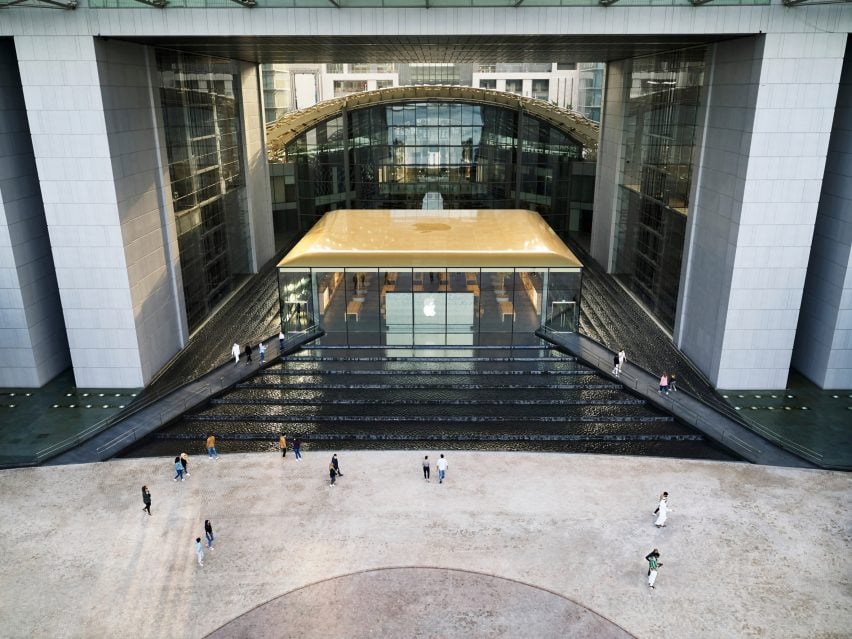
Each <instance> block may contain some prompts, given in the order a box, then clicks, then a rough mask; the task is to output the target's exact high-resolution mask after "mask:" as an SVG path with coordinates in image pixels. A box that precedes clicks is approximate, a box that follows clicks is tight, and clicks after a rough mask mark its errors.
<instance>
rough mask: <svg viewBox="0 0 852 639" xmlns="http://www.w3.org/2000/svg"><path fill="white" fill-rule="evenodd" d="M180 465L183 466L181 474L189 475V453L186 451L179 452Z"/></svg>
mask: <svg viewBox="0 0 852 639" xmlns="http://www.w3.org/2000/svg"><path fill="white" fill-rule="evenodd" d="M180 465H181V466H183V474H184V476H186V477H189V455H187V454H186V453H181V454H180Z"/></svg>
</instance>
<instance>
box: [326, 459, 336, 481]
mask: <svg viewBox="0 0 852 639" xmlns="http://www.w3.org/2000/svg"><path fill="white" fill-rule="evenodd" d="M328 477H329V479H331V485H332V486H334V478H335V477H337V471H336V470H334V464H332V463H331V462H329V464H328Z"/></svg>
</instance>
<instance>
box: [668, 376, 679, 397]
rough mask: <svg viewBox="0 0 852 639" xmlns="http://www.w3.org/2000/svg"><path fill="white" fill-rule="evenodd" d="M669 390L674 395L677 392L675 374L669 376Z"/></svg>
mask: <svg viewBox="0 0 852 639" xmlns="http://www.w3.org/2000/svg"><path fill="white" fill-rule="evenodd" d="M669 390H670V391H672V392H673V393H674V392H677V379H675V374H674V373H672V374H671V375H669Z"/></svg>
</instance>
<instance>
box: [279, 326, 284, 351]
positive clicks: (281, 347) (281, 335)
mask: <svg viewBox="0 0 852 639" xmlns="http://www.w3.org/2000/svg"><path fill="white" fill-rule="evenodd" d="M278 354H279V355H283V354H284V331H278Z"/></svg>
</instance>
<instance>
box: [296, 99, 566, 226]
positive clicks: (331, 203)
mask: <svg viewBox="0 0 852 639" xmlns="http://www.w3.org/2000/svg"><path fill="white" fill-rule="evenodd" d="M346 117H347V118H348V122H347V125H348V126H347V129H348V137H347V138H346V139H344V138H343V130H344V127H343V123H342V121H341V118H337V119H336V120H334V121H333V122H331V121H329V122H324V123H321V124H319V125H317V126H316V127H315V128H314V129H311V130H310V131H308V132H306V133H305V134H304V135H302V136H300V137H299V138H297V139H296V140H294V141H293V142H292V143H291V144H289V145H288V146H287V151H286V157H287V158H288V160H289V161H290V162H292V163H293V164H295V166H296V170H295V175H296V192H297V197H298V210H299V215H300V220H301V227H302V228H303V229H307V228H310V226H311V225H312V224H313V223H314V222H315V221H316V220H317V219H319V217H320V216H321V215H322V214H323V213H325V212H327V211H330V210H334V209H338V208H364V209H406V208H420V206H421V203H422V200H423V196H424V195H425V194H426V193H427V192H436V193H440V194H441V196H442V197H443V200H444V207H445V208H452V209H476V208H528V209H532V210H535V211H537V212H539V213H541V214H542V216H543V217H545V219H547V220H548V221H549V222H551V223H552V224H553V226H558V225H559V220H560V219H561V218H562V217H565V216H567V215H568V214H569V211H570V197H571V180H572V171H571V167H572V166H573V164H574V163H575V162H579V161H581V158H582V146H581V145H580V144H579V143H577V142H576V141H574V140H573V139H571V138H569V137H568V136H567V135H566V134H564V133H562V132H561V131H558V130H557V129H556V128H554V127H552V126H551V125H549V124H547V123H545V122H540V121H538V120H535V119H534V118H532V117H529V116H526V115H525V116H523V118H522V120H521V124H522V126H521V127H520V129H519V114H518V112H517V111H515V110H512V109H509V108H501V107H497V106H492V105H480V104H460V103H449V102H444V103H441V102H413V103H403V104H392V105H381V106H371V107H366V108H362V109H356V110H353V111H350V112H348V113H347V114H346ZM519 134H520V135H521V136H522V137H523V140H522V144H521V151H522V153H521V161H522V165H521V166H522V167H523V169H522V171H521V175H518V172H517V167H516V163H517V160H518V139H519ZM347 171H348V175H347ZM562 226H565V224H562Z"/></svg>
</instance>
